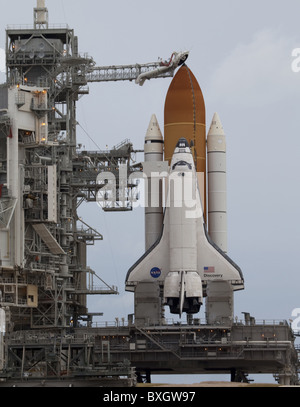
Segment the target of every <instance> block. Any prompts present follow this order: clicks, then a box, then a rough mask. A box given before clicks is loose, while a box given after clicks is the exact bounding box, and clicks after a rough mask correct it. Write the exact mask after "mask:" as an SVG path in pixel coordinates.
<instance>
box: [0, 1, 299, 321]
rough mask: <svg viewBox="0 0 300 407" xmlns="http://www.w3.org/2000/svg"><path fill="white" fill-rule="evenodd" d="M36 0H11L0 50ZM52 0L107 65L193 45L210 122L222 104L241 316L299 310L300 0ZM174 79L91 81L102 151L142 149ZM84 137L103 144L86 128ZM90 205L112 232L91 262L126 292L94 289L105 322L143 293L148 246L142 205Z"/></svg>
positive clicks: (88, 215)
mask: <svg viewBox="0 0 300 407" xmlns="http://www.w3.org/2000/svg"><path fill="white" fill-rule="evenodd" d="M2 2H3V3H4V1H3V0H2ZM35 4H36V2H35V0H26V1H24V0H16V1H14V2H6V1H5V7H2V11H1V14H0V27H1V31H0V48H2V49H4V48H5V28H6V26H7V25H19V24H29V25H31V24H32V21H33V7H34V6H35ZM46 5H47V7H48V9H49V22H50V24H60V23H61V24H66V23H67V24H68V25H69V27H72V28H74V30H75V34H76V35H78V37H79V50H80V52H82V53H84V52H87V53H89V54H90V55H91V56H92V57H93V58H94V60H95V61H96V64H97V65H121V64H134V63H146V62H152V61H156V60H157V59H158V57H161V58H163V59H167V58H169V57H170V56H171V54H172V52H173V51H181V50H189V51H190V56H189V59H188V61H187V65H188V66H189V67H190V69H191V70H192V71H193V73H194V75H195V76H196V78H197V80H198V82H199V84H200V87H201V89H202V91H203V94H204V98H205V102H206V120H207V129H208V128H209V125H210V121H211V119H212V116H213V113H214V112H215V111H217V112H218V114H219V116H220V118H221V121H222V123H223V127H224V130H225V133H226V137H227V169H228V172H227V184H228V190H227V199H228V239H229V243H228V254H229V255H230V257H231V258H232V259H233V260H234V261H235V262H236V263H237V264H238V265H239V266H240V267H241V268H242V271H243V274H244V278H245V290H244V291H242V292H239V293H237V294H236V296H235V315H237V316H238V318H242V314H241V312H243V311H248V312H250V313H251V315H253V316H254V317H256V319H257V320H262V319H276V320H278V319H287V320H288V319H290V318H291V314H292V310H293V309H295V308H300V296H299V282H300V250H299V243H300V236H299V233H300V219H299V209H300V188H299V177H300V159H299V158H300V132H299V128H300V115H299V111H300V72H299V73H295V72H293V71H292V69H291V64H292V61H293V59H294V58H293V57H292V51H293V49H294V48H298V47H299V48H300V31H299V21H298V20H299V15H300V3H299V2H298V1H296V0H287V1H285V2H283V1H271V0H253V1H251V2H249V1H244V0H210V1H208V0H206V1H204V0H186V1H185V2H182V0H163V1H161V0H152V1H143V0H127V1H121V0H115V1H110V2H107V1H105V2H104V1H99V0H87V1H82V0H80V1H79V0H46ZM0 58H1V52H0ZM0 69H1V62H0ZM0 78H1V74H0ZM2 78H3V74H2ZM170 81H171V79H170V78H168V79H155V80H151V81H147V82H146V83H145V84H144V86H143V87H139V86H137V85H135V84H134V83H133V82H118V83H103V84H100V83H96V84H91V85H90V95H88V96H84V97H83V98H82V99H81V100H80V101H79V103H78V109H77V114H78V121H79V122H80V124H81V126H82V127H83V128H84V129H85V130H86V131H87V132H88V134H89V135H90V136H91V137H92V138H93V140H95V142H96V143H97V144H98V145H99V146H100V147H101V148H103V149H104V148H105V146H106V145H108V146H109V147H111V146H113V145H114V144H117V143H119V142H120V141H122V140H124V139H126V138H129V139H130V140H131V141H132V142H133V144H134V147H135V148H137V149H140V148H143V143H144V136H145V133H146V130H147V127H148V124H149V121H150V118H151V115H152V114H153V113H155V114H156V116H157V118H158V121H159V124H160V127H161V130H162V131H163V124H164V123H163V109H164V100H165V96H166V93H167V90H168V86H169V84H170ZM78 142H80V143H82V144H83V145H85V146H86V148H87V149H91V150H93V149H96V146H95V144H94V143H93V142H92V141H91V140H90V139H89V138H88V137H87V136H86V134H85V133H84V132H83V131H82V129H81V128H78ZM80 213H81V214H82V215H83V216H84V219H85V221H86V222H87V223H89V224H91V225H92V226H93V227H96V228H97V230H98V231H99V232H100V233H102V234H103V235H104V241H103V242H98V243H97V245H96V246H95V247H92V248H90V249H89V265H90V267H91V268H93V269H94V270H95V271H96V272H97V274H99V275H100V276H101V277H102V278H104V280H105V281H107V282H108V283H109V284H114V285H117V286H118V288H119V291H120V295H119V296H118V297H115V296H114V297H103V296H99V297H92V298H91V299H90V311H103V312H104V317H103V319H104V320H113V319H114V318H115V317H119V318H121V317H125V319H127V314H128V313H131V312H133V295H132V294H131V293H125V292H124V279H125V276H126V272H127V270H128V268H129V267H130V266H131V265H132V264H133V263H134V262H135V261H136V260H137V259H138V258H139V256H140V255H142V254H143V251H144V240H143V239H144V218H143V209H140V208H139V209H136V210H135V211H133V212H132V213H129V214H124V213H117V214H111V213H108V214H104V213H103V212H101V211H100V209H99V208H98V207H97V206H96V205H92V204H89V205H86V206H83V207H81V209H80ZM200 317H201V318H204V310H202V311H200Z"/></svg>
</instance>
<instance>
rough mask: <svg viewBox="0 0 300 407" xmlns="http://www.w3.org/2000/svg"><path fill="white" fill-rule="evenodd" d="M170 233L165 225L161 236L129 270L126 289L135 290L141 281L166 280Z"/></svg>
mask: <svg viewBox="0 0 300 407" xmlns="http://www.w3.org/2000/svg"><path fill="white" fill-rule="evenodd" d="M168 235H169V233H168V227H167V225H165V224H164V225H163V227H162V232H161V236H160V237H159V239H158V240H157V241H156V242H155V243H154V245H153V246H151V247H150V248H149V249H148V250H147V251H146V252H145V253H144V254H143V256H142V257H140V258H139V259H138V261H137V262H136V263H135V264H134V265H133V266H132V267H131V268H130V269H129V270H128V272H127V276H126V290H127V291H134V287H135V286H136V284H137V283H138V282H139V281H148V282H151V281H164V279H165V276H166V275H167V273H168V271H169V236H168Z"/></svg>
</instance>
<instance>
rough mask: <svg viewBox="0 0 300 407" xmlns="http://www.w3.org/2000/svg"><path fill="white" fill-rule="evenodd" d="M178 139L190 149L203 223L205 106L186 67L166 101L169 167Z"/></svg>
mask: <svg viewBox="0 0 300 407" xmlns="http://www.w3.org/2000/svg"><path fill="white" fill-rule="evenodd" d="M181 137H184V138H185V139H187V141H188V142H189V143H190V144H191V146H192V151H193V155H194V160H195V166H196V170H197V173H198V182H199V188H200V193H201V198H202V205H203V214H204V218H205V220H206V129H205V103H204V98H203V94H202V91H201V89H200V86H199V84H198V82H197V79H196V78H195V76H194V75H193V73H192V71H191V70H190V69H189V68H188V67H187V66H186V65H182V66H181V68H180V69H179V70H178V72H177V73H176V75H175V76H174V78H173V80H172V82H171V84H170V87H169V89H168V93H167V96H166V100H165V110H164V159H165V160H166V161H169V164H170V162H171V158H172V155H173V153H174V149H175V146H176V144H177V142H178V140H179V139H180V138H181Z"/></svg>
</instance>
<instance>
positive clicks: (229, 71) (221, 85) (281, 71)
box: [207, 29, 300, 107]
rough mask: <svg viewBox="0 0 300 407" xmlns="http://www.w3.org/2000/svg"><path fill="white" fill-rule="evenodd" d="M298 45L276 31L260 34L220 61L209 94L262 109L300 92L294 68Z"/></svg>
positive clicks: (213, 75) (237, 103) (233, 103)
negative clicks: (294, 49)
mask: <svg viewBox="0 0 300 407" xmlns="http://www.w3.org/2000/svg"><path fill="white" fill-rule="evenodd" d="M295 44H296V43H295V40H294V39H292V38H287V37H285V36H283V35H280V34H279V33H278V32H276V31H275V30H271V29H265V30H263V31H260V32H257V33H256V34H255V35H254V36H253V38H252V40H251V41H250V42H249V43H239V44H238V45H237V46H236V47H235V48H234V49H233V51H232V52H231V53H230V54H229V55H228V56H227V57H226V58H225V59H224V60H223V61H221V63H220V65H219V66H218V68H217V69H216V70H215V71H214V72H213V74H212V77H211V83H210V88H211V89H210V90H209V92H207V93H208V94H209V95H210V98H213V100H214V101H215V100H218V101H220V102H224V103H226V104H230V105H238V106H246V107H248V106H249V107H252V106H254V107H255V106H256V107H262V106H265V105H268V104H270V103H273V102H277V101H280V100H282V99H284V98H289V97H290V96H291V95H293V94H296V93H299V89H298V88H299V85H298V83H299V84H300V81H299V79H300V78H297V74H295V73H294V72H293V71H292V69H291V63H292V58H291V52H292V50H293V48H295ZM299 77H300V74H299Z"/></svg>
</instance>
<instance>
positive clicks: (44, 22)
mask: <svg viewBox="0 0 300 407" xmlns="http://www.w3.org/2000/svg"><path fill="white" fill-rule="evenodd" d="M33 24H34V28H35V29H36V30H37V29H43V28H46V29H47V28H48V9H47V7H46V5H45V0H37V6H36V8H34V10H33Z"/></svg>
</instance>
